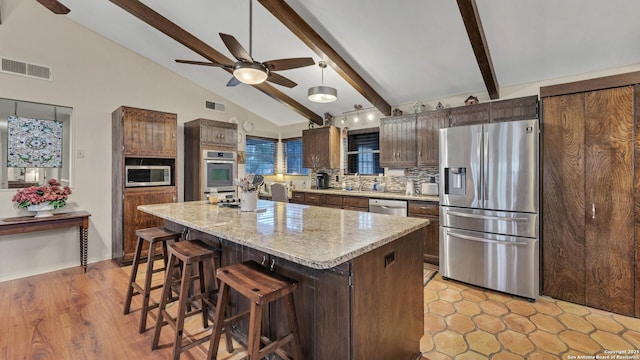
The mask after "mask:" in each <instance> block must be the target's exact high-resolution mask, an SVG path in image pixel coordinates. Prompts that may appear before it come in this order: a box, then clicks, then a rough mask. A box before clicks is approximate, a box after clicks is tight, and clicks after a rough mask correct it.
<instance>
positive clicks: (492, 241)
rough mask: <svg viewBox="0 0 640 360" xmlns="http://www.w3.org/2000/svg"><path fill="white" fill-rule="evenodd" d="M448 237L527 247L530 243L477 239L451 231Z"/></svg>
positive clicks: (448, 232)
mask: <svg viewBox="0 0 640 360" xmlns="http://www.w3.org/2000/svg"><path fill="white" fill-rule="evenodd" d="M447 235H448V236H453V237H457V238H459V239H464V240H471V241H478V242H483V243H489V244H501V245H516V246H526V245H528V243H527V242H524V241H500V240H491V239H485V238H480V237H475V236H468V235H462V234H456V233H455V232H451V231H447Z"/></svg>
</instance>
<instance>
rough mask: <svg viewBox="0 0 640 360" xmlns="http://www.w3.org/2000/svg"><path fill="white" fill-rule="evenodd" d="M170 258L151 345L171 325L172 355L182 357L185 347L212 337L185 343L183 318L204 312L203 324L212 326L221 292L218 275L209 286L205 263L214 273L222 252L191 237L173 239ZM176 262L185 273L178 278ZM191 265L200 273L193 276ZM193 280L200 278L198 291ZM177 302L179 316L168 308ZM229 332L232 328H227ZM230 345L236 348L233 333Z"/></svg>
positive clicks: (154, 343) (175, 357)
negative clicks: (173, 294)
mask: <svg viewBox="0 0 640 360" xmlns="http://www.w3.org/2000/svg"><path fill="white" fill-rule="evenodd" d="M168 250H169V262H168V270H167V273H166V274H165V281H164V285H163V288H162V289H163V291H162V298H161V299H160V307H159V311H158V320H157V321H156V327H155V334H154V337H153V344H152V346H151V348H152V349H154V350H155V349H157V348H158V342H159V340H160V332H161V330H162V327H163V326H165V325H170V326H171V327H172V328H173V329H174V330H175V340H174V344H173V359H179V358H180V353H181V352H182V351H186V350H188V349H190V348H192V347H194V346H197V345H199V344H202V343H204V342H206V341H209V338H210V336H206V337H203V338H201V339H198V340H194V341H193V342H191V343H189V344H188V345H185V346H182V341H183V331H184V321H185V319H186V318H188V317H190V316H194V315H198V314H202V325H203V327H204V328H207V327H209V309H211V310H214V311H215V308H216V306H215V304H214V296H215V295H216V294H217V293H218V289H217V283H216V281H215V278H212V279H210V280H213V281H212V282H213V285H214V287H213V288H211V286H207V283H206V281H205V275H206V273H205V271H204V263H205V262H209V263H210V265H211V267H212V269H211V272H210V274H211V276H213V274H214V272H215V270H216V268H217V267H218V263H219V256H218V254H217V253H216V252H215V251H214V250H211V249H210V248H209V247H208V246H207V245H205V244H204V243H202V242H201V241H200V240H189V241H181V242H177V243H173V244H171V245H169V247H168ZM174 266H181V269H182V276H181V277H180V278H178V279H174V276H173V274H172V270H173V267H174ZM192 266H193V267H196V268H197V270H196V271H197V273H196V274H194V275H193V276H192ZM194 280H198V281H199V291H197V292H196V291H195V289H192V288H191V283H192V282H193V281H194ZM176 284H179V285H180V294H179V297H178V298H177V299H176V298H172V297H170V295H171V288H172V286H173V285H176ZM176 300H179V302H178V310H177V316H176V317H175V318H174V317H172V316H171V315H170V314H169V313H168V312H167V310H166V308H167V304H169V303H172V302H175V301H176ZM197 300H199V301H200V307H199V308H194V309H193V310H188V304H192V302H193V301H197ZM227 333H228V334H229V333H230V331H229V329H227ZM227 349H231V351H233V348H232V345H231V337H230V336H228V341H227Z"/></svg>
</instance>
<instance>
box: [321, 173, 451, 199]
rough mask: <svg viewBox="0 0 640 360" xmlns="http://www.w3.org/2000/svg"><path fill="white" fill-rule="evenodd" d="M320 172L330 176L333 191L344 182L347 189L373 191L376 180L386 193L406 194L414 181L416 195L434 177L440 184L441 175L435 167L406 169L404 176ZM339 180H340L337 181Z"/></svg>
mask: <svg viewBox="0 0 640 360" xmlns="http://www.w3.org/2000/svg"><path fill="white" fill-rule="evenodd" d="M318 172H324V173H327V174H329V179H330V182H329V187H331V188H332V189H340V188H341V187H342V182H343V181H344V182H345V186H346V187H347V188H349V187H351V188H357V187H358V185H359V184H361V185H362V190H364V191H371V190H373V184H374V180H377V182H378V183H382V184H384V185H385V192H400V193H404V192H405V190H406V186H407V181H408V180H413V188H414V190H415V192H416V194H419V193H420V188H421V185H422V184H423V183H428V182H429V179H430V177H432V176H433V177H434V178H435V180H436V183H439V182H440V175H439V173H438V168H437V167H435V166H433V167H421V168H409V169H404V176H395V175H394V176H387V175H385V176H382V177H379V176H376V175H360V176H355V175H349V174H347V175H345V174H344V170H343V169H329V170H318ZM310 177H311V186H312V188H315V185H316V184H315V175H314V174H312V175H310ZM336 179H338V180H336Z"/></svg>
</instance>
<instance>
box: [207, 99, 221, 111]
mask: <svg viewBox="0 0 640 360" xmlns="http://www.w3.org/2000/svg"><path fill="white" fill-rule="evenodd" d="M204 107H205V108H207V109H211V110H215V111H223V112H224V111H225V109H226V106H225V105H224V104H222V103H216V102H213V101H209V100H205V101H204Z"/></svg>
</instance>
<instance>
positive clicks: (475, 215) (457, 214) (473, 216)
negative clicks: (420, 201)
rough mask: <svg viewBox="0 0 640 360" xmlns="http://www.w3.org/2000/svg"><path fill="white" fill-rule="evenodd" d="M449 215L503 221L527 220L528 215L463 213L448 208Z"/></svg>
mask: <svg viewBox="0 0 640 360" xmlns="http://www.w3.org/2000/svg"><path fill="white" fill-rule="evenodd" d="M447 215H453V216H459V217H466V218H471V219H480V220H501V221H527V220H528V219H527V218H526V217H502V216H490V215H477V214H467V213H461V212H457V211H451V210H447Z"/></svg>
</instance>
